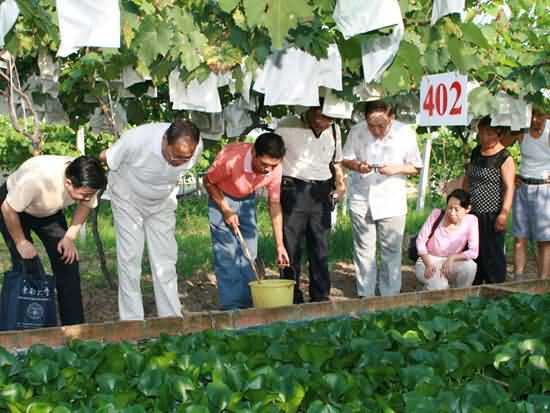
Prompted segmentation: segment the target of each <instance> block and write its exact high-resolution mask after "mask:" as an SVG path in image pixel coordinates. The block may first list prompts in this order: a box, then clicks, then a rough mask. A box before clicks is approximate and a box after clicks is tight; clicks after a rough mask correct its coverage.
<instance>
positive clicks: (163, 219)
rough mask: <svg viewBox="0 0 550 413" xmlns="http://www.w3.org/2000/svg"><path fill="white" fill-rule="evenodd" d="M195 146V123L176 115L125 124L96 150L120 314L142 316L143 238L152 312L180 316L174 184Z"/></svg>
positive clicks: (191, 161)
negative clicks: (111, 229) (103, 175)
mask: <svg viewBox="0 0 550 413" xmlns="http://www.w3.org/2000/svg"><path fill="white" fill-rule="evenodd" d="M201 152H202V141H201V140H200V137H199V130H198V129H197V127H196V126H195V125H194V124H193V123H191V122H189V121H187V120H177V121H175V122H173V123H172V124H170V123H150V124H146V125H142V126H138V127H137V128H134V129H131V130H129V131H127V132H126V133H124V134H123V135H122V136H121V137H120V139H119V140H118V141H117V142H115V144H114V145H112V146H111V147H110V148H109V149H107V150H105V151H103V152H102V153H101V155H100V159H101V160H102V161H104V162H107V165H108V166H109V169H110V172H109V187H108V191H109V195H110V198H111V208H112V211H113V218H114V222H115V229H116V234H117V264H118V277H119V284H118V285H119V287H118V307H119V313H120V319H121V320H143V318H144V313H143V299H142V296H141V287H140V279H141V261H142V256H143V248H144V243H145V240H147V249H148V253H149V261H150V262H151V270H152V273H153V287H154V292H155V302H156V304H157V311H158V315H159V317H170V316H178V317H181V302H180V299H179V295H178V283H177V273H176V261H177V255H178V252H177V243H176V238H175V231H176V214H175V211H176V207H177V200H176V193H177V184H178V181H179V179H180V177H181V176H182V175H183V174H184V173H185V172H186V171H188V170H190V169H191V168H192V167H193V166H194V165H195V164H196V162H197V161H198V159H199V158H200V155H201Z"/></svg>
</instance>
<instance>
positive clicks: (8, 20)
mask: <svg viewBox="0 0 550 413" xmlns="http://www.w3.org/2000/svg"><path fill="white" fill-rule="evenodd" d="M17 16H19V7H18V6H17V3H16V2H15V0H5V1H4V2H3V3H2V4H0V47H4V36H5V35H6V34H8V32H9V31H10V30H11V28H12V27H13V25H14V24H15V21H16V20H17Z"/></svg>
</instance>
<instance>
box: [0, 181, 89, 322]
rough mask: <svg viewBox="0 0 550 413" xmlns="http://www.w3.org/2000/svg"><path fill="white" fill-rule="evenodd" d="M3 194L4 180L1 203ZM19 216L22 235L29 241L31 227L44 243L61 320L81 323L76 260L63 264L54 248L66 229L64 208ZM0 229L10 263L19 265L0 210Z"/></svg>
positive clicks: (4, 188)
mask: <svg viewBox="0 0 550 413" xmlns="http://www.w3.org/2000/svg"><path fill="white" fill-rule="evenodd" d="M6 195H7V188H6V184H4V185H3V186H2V187H0V205H2V203H3V202H4V199H6ZM19 220H20V221H21V227H22V229H23V233H24V234H25V238H27V239H28V240H29V241H31V242H32V238H31V231H32V232H34V233H35V234H36V235H37V236H38V238H40V241H42V244H44V247H45V248H46V252H47V253H48V257H49V258H50V263H51V264H52V270H53V274H54V276H55V286H56V290H57V301H58V306H59V317H60V318H61V324H62V325H70V324H81V323H83V322H84V310H83V308H82V295H81V291H80V271H79V269H78V262H77V261H74V262H73V263H72V264H65V263H64V262H63V261H62V259H61V254H59V252H58V251H57V244H58V243H59V241H61V239H62V238H63V237H64V236H65V233H66V232H67V221H66V219H65V215H64V214H63V211H59V212H58V213H56V214H54V215H52V216H49V217H45V218H38V217H34V216H32V215H29V214H26V213H24V212H22V213H19ZM0 231H1V232H2V236H3V237H4V240H5V241H6V245H7V247H8V249H9V251H10V255H11V261H12V266H13V268H18V267H19V265H20V262H21V260H22V258H21V256H20V255H19V252H18V251H17V248H16V247H15V241H14V240H13V238H12V237H11V235H10V233H9V232H8V228H7V227H6V223H5V222H4V217H3V215H2V214H0Z"/></svg>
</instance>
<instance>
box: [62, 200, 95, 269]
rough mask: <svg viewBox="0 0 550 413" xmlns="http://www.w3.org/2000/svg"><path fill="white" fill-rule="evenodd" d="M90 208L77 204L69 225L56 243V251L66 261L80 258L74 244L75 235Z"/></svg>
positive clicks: (67, 262)
mask: <svg viewBox="0 0 550 413" xmlns="http://www.w3.org/2000/svg"><path fill="white" fill-rule="evenodd" d="M90 211H91V208H90V207H88V206H86V205H84V204H78V205H77V207H76V209H75V211H74V214H73V220H72V222H71V226H70V227H69V229H67V232H65V235H64V236H63V238H62V239H61V241H59V243H58V244H57V251H58V252H59V253H60V254H61V259H62V260H63V261H64V262H65V263H66V264H70V263H72V262H73V261H75V260H76V261H78V260H79V259H80V258H79V256H78V251H77V249H76V247H75V245H74V242H75V240H76V237H78V231H80V227H81V226H82V224H83V223H84V222H85V221H86V218H88V215H90Z"/></svg>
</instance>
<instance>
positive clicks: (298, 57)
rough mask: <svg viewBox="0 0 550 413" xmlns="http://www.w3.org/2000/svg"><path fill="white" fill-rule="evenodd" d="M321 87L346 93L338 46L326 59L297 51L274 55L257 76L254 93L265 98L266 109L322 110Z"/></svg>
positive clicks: (333, 46)
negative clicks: (317, 108)
mask: <svg viewBox="0 0 550 413" xmlns="http://www.w3.org/2000/svg"><path fill="white" fill-rule="evenodd" d="M319 86H325V87H329V88H332V89H336V90H342V58H341V56H340V52H339V51H338V47H337V46H336V45H335V44H333V45H330V46H329V48H328V56H327V58H326V59H320V60H319V59H317V58H315V57H314V56H312V55H310V54H309V53H306V52H304V51H302V50H300V49H297V48H295V47H290V48H288V49H286V50H283V51H281V52H277V53H275V54H273V55H271V56H270V57H269V58H268V59H267V61H266V63H265V65H264V67H263V68H262V69H260V70H259V71H258V72H257V75H256V81H255V83H254V86H253V89H254V90H255V91H257V92H259V93H263V94H264V95H265V99H264V104H265V105H266V106H274V105H300V106H318V105H319Z"/></svg>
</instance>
